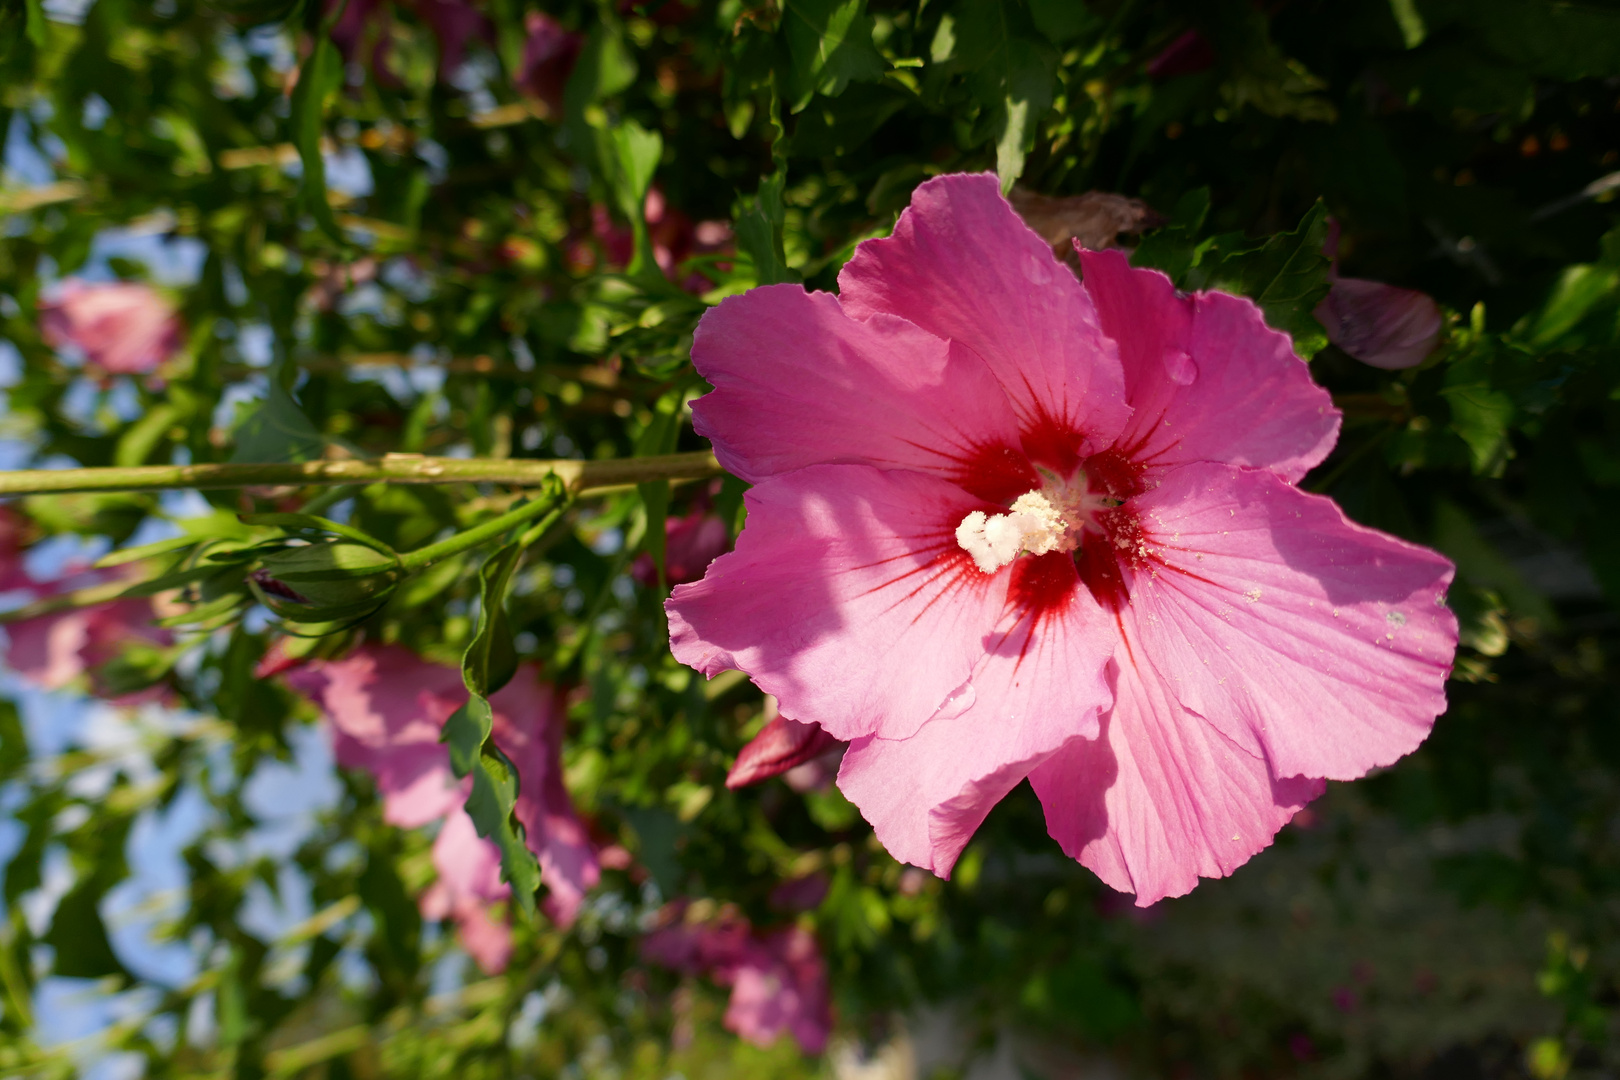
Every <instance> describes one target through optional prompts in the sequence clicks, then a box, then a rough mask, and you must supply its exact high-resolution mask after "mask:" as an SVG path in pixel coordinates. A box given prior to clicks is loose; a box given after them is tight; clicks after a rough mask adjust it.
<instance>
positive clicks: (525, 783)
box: [286, 645, 599, 972]
mask: <svg viewBox="0 0 1620 1080" xmlns="http://www.w3.org/2000/svg"><path fill="white" fill-rule="evenodd" d="M286 677H287V681H288V683H289V684H290V685H291V686H292V687H293V688H294V689H296V690H298V691H299V692H300V693H303V694H306V695H308V696H309V697H310V698H312V699H314V700H315V701H316V702H318V703H319V704H320V705H321V707H322V709H324V710H325V712H326V716H327V719H328V720H329V721H330V723H331V725H332V742H333V748H334V753H335V755H336V757H337V761H338V764H339V765H342V766H343V767H344V768H348V769H364V770H366V771H367V772H370V773H371V774H372V776H373V777H374V779H375V780H376V783H377V790H378V791H379V792H380V793H381V794H382V796H383V819H384V820H385V821H387V822H388V823H389V824H392V825H397V826H399V827H401V828H417V827H420V826H423V825H427V824H430V823H432V822H434V821H439V820H443V821H444V826H443V828H442V829H441V830H440V833H439V836H438V837H437V839H436V840H435V842H434V845H433V864H434V868H435V869H436V870H437V871H438V873H439V878H438V881H437V882H436V883H435V884H434V886H433V888H431V889H430V890H429V891H428V892H427V893H426V894H424V895H423V897H422V899H421V907H422V913H423V914H424V915H426V916H427V917H429V918H436V919H438V918H453V919H455V920H456V923H457V928H458V929H459V931H460V933H461V938H462V942H463V944H464V945H465V946H466V947H467V950H468V952H470V953H471V954H472V955H473V957H474V958H475V959H476V960H477V961H478V962H479V964H480V965H481V966H482V967H483V968H484V969H485V970H486V971H492V972H493V971H499V970H502V969H503V968H504V967H505V966H506V958H507V955H508V954H509V953H510V951H511V943H510V932H509V931H508V930H507V928H506V925H505V924H504V923H502V922H499V921H497V920H495V919H494V918H493V917H492V915H491V913H490V908H491V906H492V905H493V904H495V903H498V902H500V901H502V900H504V899H506V898H507V897H508V896H509V895H510V889H509V887H508V886H507V885H506V883H505V882H503V881H501V880H500V854H499V852H498V851H497V849H496V848H495V845H494V844H492V843H491V842H490V841H488V840H483V839H480V838H479V837H478V836H477V832H476V830H475V829H474V827H473V823H472V818H470V817H469V816H468V815H467V812H466V810H465V809H464V808H463V805H464V803H465V802H466V799H467V792H468V790H469V789H470V785H471V781H470V780H457V779H456V777H455V776H454V774H453V773H452V772H451V771H450V754H449V751H448V749H447V748H446V747H445V746H444V744H443V743H441V742H440V741H439V733H440V730H441V729H442V728H443V726H444V722H445V720H447V719H448V718H449V716H450V714H451V713H453V712H455V711H456V709H457V708H459V707H460V705H461V703H462V702H463V701H465V700H466V699H467V691H466V689H465V688H464V687H463V685H462V682H461V673H460V671H458V670H457V669H456V668H453V667H450V666H449V665H446V664H431V663H427V662H426V661H424V660H422V658H421V657H419V656H417V655H416V654H414V653H412V652H411V651H410V650H408V649H405V648H402V647H400V646H397V645H363V646H361V647H360V648H358V649H356V650H355V651H354V652H352V653H350V654H349V655H348V656H346V657H344V658H343V659H342V660H319V661H316V662H314V663H311V664H308V665H304V666H302V667H297V668H294V669H292V670H291V671H289V672H287V676H286ZM490 704H491V705H492V706H493V707H494V712H495V723H494V738H495V744H496V745H497V746H499V747H500V749H501V752H502V753H504V754H506V756H507V757H508V758H510V759H511V761H512V763H513V764H514V765H515V766H516V767H517V770H518V778H519V784H520V791H519V795H518V804H517V814H518V820H520V821H521V822H522V823H523V827H524V829H525V830H526V833H527V839H528V843H529V846H530V847H531V848H532V849H533V850H534V852H535V854H536V856H537V857H538V858H539V860H540V873H541V880H542V881H543V882H544V883H545V885H546V888H547V894H546V898H545V902H544V907H545V910H546V913H547V915H549V916H550V917H551V918H552V919H553V920H555V921H556V922H558V923H559V924H561V925H564V926H567V925H569V924H571V923H572V922H573V921H574V917H575V916H576V915H577V914H578V913H579V907H580V904H581V902H582V901H583V900H584V897H585V893H586V891H587V890H589V889H590V888H591V887H593V886H594V885H595V884H596V882H597V877H598V873H599V871H598V867H597V862H596V854H595V850H594V849H593V847H592V845H591V842H590V837H589V836H588V835H587V834H586V831H585V826H584V825H583V823H581V822H580V820H579V818H578V816H577V815H576V814H575V813H574V808H573V804H572V802H571V801H570V800H569V798H568V792H567V790H566V789H565V788H564V787H563V783H562V736H563V715H562V710H561V707H560V705H559V704H558V702H557V700H556V696H555V693H554V692H553V691H552V689H551V688H550V687H547V686H544V685H542V684H541V683H540V682H539V681H538V680H537V679H536V678H535V675H534V672H533V670H532V669H524V670H520V671H519V672H518V674H517V676H516V677H515V678H513V680H512V681H511V682H510V683H508V684H507V685H506V686H505V687H504V688H502V689H501V690H500V692H498V693H497V694H495V695H494V696H493V697H491V698H490Z"/></svg>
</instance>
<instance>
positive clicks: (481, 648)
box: [442, 541, 540, 915]
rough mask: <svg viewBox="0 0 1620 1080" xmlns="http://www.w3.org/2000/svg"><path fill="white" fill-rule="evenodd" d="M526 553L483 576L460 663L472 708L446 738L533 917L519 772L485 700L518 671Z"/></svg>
mask: <svg viewBox="0 0 1620 1080" xmlns="http://www.w3.org/2000/svg"><path fill="white" fill-rule="evenodd" d="M522 555H523V546H522V544H521V543H520V542H516V541H514V542H513V543H509V544H506V545H504V546H503V547H501V548H500V549H498V550H497V551H495V552H493V553H492V554H491V555H490V556H489V558H488V559H486V560H485V561H484V565H483V567H482V568H481V569H480V570H479V575H478V576H479V584H480V591H479V597H480V606H479V612H478V628H477V630H476V632H475V633H474V635H473V640H472V642H471V643H470V644H469V645H468V646H467V651H466V653H465V654H463V656H462V660H461V678H462V682H463V683H464V684H465V685H466V687H467V693H468V698H467V703H466V704H464V705H463V706H461V708H459V709H457V710H456V711H455V712H454V713H452V714H451V716H450V718H449V719H448V720H446V721H445V725H444V734H443V736H442V738H443V740H444V741H445V742H446V743H447V744H448V745H449V748H450V767H451V768H452V769H453V770H454V771H455V774H456V775H457V776H468V775H471V776H472V778H473V786H472V792H471V793H470V794H469V795H468V796H467V813H468V814H469V815H471V817H472V819H473V824H474V825H475V826H477V828H478V834H479V835H480V836H483V837H487V838H488V839H490V840H492V841H494V843H495V846H496V847H498V848H499V849H500V852H501V877H502V878H503V879H504V880H505V881H506V882H507V883H508V884H510V885H511V887H512V893H513V895H514V896H516V897H517V900H518V904H519V905H520V906H521V907H522V908H523V910H524V912H525V913H526V914H529V915H533V914H534V912H535V910H536V908H535V897H536V894H538V893H539V891H540V863H539V862H538V861H537V860H536V859H535V857H534V852H532V851H530V850H529V847H528V845H527V843H526V842H525V835H524V829H523V824H522V822H520V821H518V819H517V816H516V809H517V797H518V774H517V770H516V769H515V768H514V767H513V765H512V762H511V761H510V760H508V759H507V757H506V755H505V754H503V753H501V751H500V748H499V747H497V746H496V745H495V741H494V740H493V739H492V738H491V737H490V736H491V733H492V731H493V730H494V714H493V712H492V711H491V709H490V705H489V699H488V697H487V696H486V695H487V694H491V693H494V692H495V691H496V690H498V689H500V687H502V686H504V685H506V683H507V682H508V681H510V680H511V678H512V675H513V674H514V673H515V672H516V670H517V653H516V651H515V650H514V648H513V646H512V634H511V629H510V627H509V625H508V623H507V620H506V611H505V605H506V590H507V586H508V585H509V584H510V582H511V579H512V571H513V570H514V569H515V568H516V566H517V563H518V560H519V559H521V558H522Z"/></svg>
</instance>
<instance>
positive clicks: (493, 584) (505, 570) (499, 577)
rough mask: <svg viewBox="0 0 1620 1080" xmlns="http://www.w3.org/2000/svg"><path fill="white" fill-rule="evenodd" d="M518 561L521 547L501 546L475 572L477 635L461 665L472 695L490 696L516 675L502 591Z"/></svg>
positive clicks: (504, 595)
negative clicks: (476, 573)
mask: <svg viewBox="0 0 1620 1080" xmlns="http://www.w3.org/2000/svg"><path fill="white" fill-rule="evenodd" d="M522 557H523V548H522V546H521V545H519V544H517V543H515V542H514V543H510V544H505V545H503V546H501V547H500V548H497V549H496V550H495V551H492V552H491V553H490V555H489V557H488V558H487V559H485V560H484V565H483V566H481V567H480V568H479V570H478V597H479V604H480V606H481V610H480V612H479V617H478V631H477V633H475V634H474V635H473V639H472V641H471V642H470V643H469V644H468V645H467V652H466V654H465V655H464V656H463V657H462V661H461V673H462V677H463V678H464V679H465V680H466V683H467V689H469V690H471V691H472V692H473V693H475V694H483V695H485V696H488V695H490V694H493V693H495V691H497V690H499V689H500V688H501V687H503V686H505V685H506V684H507V683H509V682H511V681H512V676H513V675H515V674H516V673H517V650H516V649H515V648H513V645H512V630H511V627H510V625H508V623H507V619H506V590H507V587H508V586H509V585H510V584H511V581H512V572H513V571H514V570H515V569H517V564H518V561H519V560H520V559H522Z"/></svg>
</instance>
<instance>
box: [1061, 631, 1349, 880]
mask: <svg viewBox="0 0 1620 1080" xmlns="http://www.w3.org/2000/svg"><path fill="white" fill-rule="evenodd" d="M1110 671H1111V674H1112V675H1113V681H1114V707H1113V709H1112V711H1111V712H1110V713H1109V714H1108V715H1107V716H1106V717H1105V718H1104V720H1103V725H1102V734H1101V737H1100V738H1097V739H1074V740H1072V741H1071V742H1070V743H1069V744H1068V745H1066V746H1064V747H1063V748H1062V749H1061V750H1059V751H1058V752H1057V753H1055V754H1053V755H1052V756H1051V757H1049V758H1048V759H1047V760H1046V761H1045V762H1043V763H1042V764H1041V765H1040V766H1039V767H1038V768H1036V769H1035V770H1034V771H1033V772H1032V773H1031V774H1030V778H1029V779H1030V783H1031V784H1032V785H1033V786H1034V788H1035V793H1036V794H1037V795H1039V796H1040V798H1041V803H1042V804H1043V805H1044V806H1045V808H1046V827H1047V831H1048V832H1050V833H1051V834H1052V836H1053V838H1054V839H1056V840H1057V842H1058V843H1059V844H1060V845H1061V846H1062V848H1063V850H1064V851H1065V852H1066V853H1068V854H1069V855H1070V856H1071V857H1073V858H1076V859H1078V860H1080V862H1081V863H1083V864H1084V865H1086V866H1087V867H1089V868H1090V869H1091V870H1092V871H1093V872H1094V873H1095V874H1096V875H1097V876H1098V877H1100V878H1102V879H1103V881H1104V882H1106V883H1107V884H1109V885H1110V886H1112V887H1113V888H1115V889H1118V890H1119V891H1120V892H1129V893H1135V894H1136V903H1137V905H1138V906H1140V907H1146V906H1147V905H1149V904H1152V903H1154V902H1156V901H1158V900H1161V899H1163V898H1164V897H1167V896H1182V895H1185V894H1186V893H1188V892H1191V891H1192V889H1193V886H1195V885H1197V884H1198V879H1199V878H1200V877H1225V876H1226V875H1227V874H1230V873H1231V872H1232V871H1234V870H1236V869H1237V868H1238V867H1239V866H1242V865H1243V864H1244V863H1246V862H1248V861H1249V859H1250V858H1251V857H1252V856H1253V855H1255V854H1256V853H1257V852H1259V851H1261V850H1263V849H1264V848H1266V847H1267V846H1269V845H1270V844H1271V841H1272V838H1273V837H1274V836H1276V834H1277V830H1278V829H1280V828H1282V827H1283V825H1285V824H1286V823H1287V822H1288V819H1289V818H1291V817H1293V816H1294V814H1295V813H1296V812H1297V811H1298V810H1299V808H1300V807H1302V806H1304V805H1305V804H1306V803H1308V802H1310V801H1311V800H1312V799H1314V798H1316V797H1317V796H1318V795H1320V794H1321V793H1322V788H1323V784H1322V781H1320V780H1307V779H1303V778H1297V777H1296V778H1293V779H1288V780H1281V781H1278V780H1273V779H1272V776H1271V772H1270V770H1269V769H1268V768H1267V767H1266V763H1265V761H1264V760H1262V759H1261V758H1258V757H1255V756H1253V755H1251V754H1248V753H1245V752H1244V750H1243V749H1242V747H1240V746H1238V745H1236V744H1235V743H1233V742H1232V741H1231V740H1230V739H1227V738H1226V737H1225V736H1224V735H1222V734H1221V733H1220V732H1219V731H1217V730H1216V729H1215V728H1214V727H1213V726H1212V725H1210V724H1208V723H1206V722H1205V721H1204V719H1203V718H1202V717H1200V716H1198V715H1197V714H1195V713H1192V712H1189V711H1187V709H1185V708H1184V707H1182V705H1181V704H1180V703H1179V702H1178V701H1177V700H1176V698H1175V696H1174V694H1173V692H1172V689H1171V688H1172V686H1173V685H1174V684H1173V682H1172V681H1171V678H1170V674H1171V673H1170V672H1167V671H1163V670H1160V669H1157V668H1155V667H1154V665H1153V662H1152V660H1151V658H1150V656H1149V655H1148V653H1147V651H1146V650H1145V648H1144V647H1143V643H1142V642H1141V640H1140V639H1133V637H1132V636H1130V635H1129V634H1128V635H1127V636H1126V637H1125V639H1124V641H1123V643H1122V646H1121V648H1120V650H1119V653H1118V655H1117V657H1116V661H1115V663H1114V664H1112V665H1110Z"/></svg>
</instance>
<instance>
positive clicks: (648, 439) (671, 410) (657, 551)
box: [636, 391, 681, 590]
mask: <svg viewBox="0 0 1620 1080" xmlns="http://www.w3.org/2000/svg"><path fill="white" fill-rule="evenodd" d="M680 434H681V395H680V394H679V393H678V392H675V391H671V392H670V393H668V394H665V395H664V396H663V397H662V398H660V399H659V401H658V405H657V407H656V408H655V409H654V410H653V417H652V420H650V421H649V422H648V423H647V430H645V431H643V432H642V433H641V437H640V438H639V439H637V440H636V455H637V456H638V457H650V456H653V455H657V454H669V453H673V452H674V450H675V443H676V441H677V440H678V439H679V438H680ZM636 490H637V491H638V492H640V493H641V505H642V506H643V508H645V510H646V512H647V527H646V532H645V533H644V534H643V538H642V545H643V546H644V547H645V548H646V549H647V554H649V555H651V556H652V560H653V566H655V567H656V568H657V570H658V587H659V589H660V590H662V589H663V587H664V541H665V534H664V528H665V521H666V519H667V518H668V517H669V481H668V480H652V481H648V482H647V483H644V484H637V485H636Z"/></svg>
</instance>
